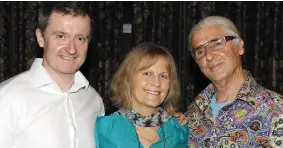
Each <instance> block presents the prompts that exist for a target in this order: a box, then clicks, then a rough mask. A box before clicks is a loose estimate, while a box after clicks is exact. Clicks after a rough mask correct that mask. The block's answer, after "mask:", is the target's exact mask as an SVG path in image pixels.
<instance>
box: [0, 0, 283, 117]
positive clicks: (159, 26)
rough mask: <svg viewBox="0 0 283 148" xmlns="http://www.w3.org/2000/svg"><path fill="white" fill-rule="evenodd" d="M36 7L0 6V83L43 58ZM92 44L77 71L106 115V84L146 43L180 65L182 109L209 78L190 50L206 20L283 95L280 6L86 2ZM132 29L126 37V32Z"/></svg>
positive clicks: (282, 15) (245, 64) (282, 14)
mask: <svg viewBox="0 0 283 148" xmlns="http://www.w3.org/2000/svg"><path fill="white" fill-rule="evenodd" d="M39 3H40V2H0V82H2V81H4V80H6V79H8V78H10V77H12V76H14V75H17V74H18V73H20V72H23V71H25V70H27V69H29V67H30V65H31V63H32V62H33V60H34V58H35V57H41V54H42V49H40V48H39V47H38V45H37V42H36V38H35V34H34V31H35V29H36V26H37V13H38V6H39ZM90 5H91V6H92V8H93V9H92V10H93V15H94V16H95V17H94V25H93V26H92V27H93V28H94V29H93V32H92V33H93V38H92V41H91V43H90V46H89V53H88V57H87V60H86V62H85V64H84V65H83V67H82V68H81V70H82V72H83V73H84V74H85V76H86V77H87V78H88V80H89V81H90V84H91V85H92V86H93V87H94V88H95V89H96V90H97V91H98V92H99V93H100V95H101V97H102V98H103V99H104V103H105V107H106V112H107V114H109V113H111V112H113V111H115V110H116V108H114V107H113V106H112V104H111V102H110V100H109V98H110V93H109V84H110V81H111V78H112V76H113V74H114V72H115V71H116V70H117V68H118V67H119V64H120V63H121V61H122V60H123V59H124V57H125V55H126V53H127V52H128V51H130V50H131V48H132V47H134V46H136V45H137V44H139V43H141V42H144V41H149V42H154V43H156V44H159V45H163V46H165V47H167V48H168V49H169V51H170V52H171V53H172V55H173V57H174V58H175V60H176V63H177V66H178V73H179V79H180V84H181V92H182V103H181V104H180V110H181V111H184V110H185V109H186V107H187V106H188V104H189V103H190V102H191V101H192V100H193V99H194V97H195V96H196V95H197V93H199V92H200V91H201V90H202V89H203V88H205V86H206V85H208V83H209V80H208V79H206V78H205V77H204V76H203V74H202V73H201V72H200V70H199V69H198V66H197V65H196V63H195V62H194V60H193V59H192V57H191V56H190V53H189V51H188V33H189V31H190V29H191V27H192V25H193V24H195V23H196V22H197V21H198V20H200V19H201V18H203V17H205V16H208V15H221V16H225V17H228V18H230V19H231V20H232V21H233V22H234V23H235V24H236V26H237V27H238V29H239V31H240V33H241V36H242V37H243V39H244V41H245V54H244V56H243V67H244V68H246V69H248V70H249V71H250V72H251V73H252V74H253V76H254V77H255V78H256V80H257V81H258V83H260V84H262V85H263V86H265V87H267V88H269V89H271V90H274V91H276V92H279V93H281V94H282V93H283V43H282V41H283V35H282V34H283V11H282V10H283V3H282V2H239V1H231V2H224V1H222V2H220V1H219V2H177V1H173V2H138V1H135V2H117V1H113V2H91V3H90ZM123 24H131V27H132V28H131V29H130V30H131V33H123Z"/></svg>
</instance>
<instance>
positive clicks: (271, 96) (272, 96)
mask: <svg viewBox="0 0 283 148" xmlns="http://www.w3.org/2000/svg"><path fill="white" fill-rule="evenodd" d="M255 105H256V106H257V107H261V106H262V105H264V106H266V107H269V108H274V107H281V108H282V107H283V96H282V95H280V94H278V93H276V92H274V91H272V90H269V89H266V88H264V87H260V88H259V89H258V91H257V93H256V96H255Z"/></svg>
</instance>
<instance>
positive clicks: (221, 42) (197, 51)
mask: <svg viewBox="0 0 283 148" xmlns="http://www.w3.org/2000/svg"><path fill="white" fill-rule="evenodd" d="M236 38H237V37H235V36H224V37H221V38H216V39H212V40H210V41H209V42H207V43H205V44H203V45H200V46H198V47H196V48H194V49H193V51H192V56H193V58H194V59H195V60H198V59H201V58H203V57H204V56H205V55H206V53H207V50H206V49H210V50H212V51H216V50H219V49H222V48H223V47H225V46H226V42H228V41H230V40H233V39H236Z"/></svg>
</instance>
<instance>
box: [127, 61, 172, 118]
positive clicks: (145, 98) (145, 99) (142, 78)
mask: <svg viewBox="0 0 283 148" xmlns="http://www.w3.org/2000/svg"><path fill="white" fill-rule="evenodd" d="M167 65H168V62H167V61H165V60H164V59H163V58H160V59H159V60H158V61H157V62H156V63H155V64H154V65H152V66H151V67H149V68H148V69H144V70H140V71H136V72H134V74H133V77H132V82H131V103H132V109H134V110H135V111H136V112H138V113H140V114H142V115H144V116H148V115H151V114H153V113H155V112H157V108H158V106H159V105H160V104H162V102H163V101H164V100H165V98H166V96H167V94H168V91H169V87H170V77H169V70H168V68H167Z"/></svg>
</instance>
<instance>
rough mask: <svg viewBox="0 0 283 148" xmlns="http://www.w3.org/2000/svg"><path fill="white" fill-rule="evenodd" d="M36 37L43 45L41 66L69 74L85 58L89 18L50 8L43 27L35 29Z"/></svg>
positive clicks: (88, 36) (49, 70) (62, 73)
mask: <svg viewBox="0 0 283 148" xmlns="http://www.w3.org/2000/svg"><path fill="white" fill-rule="evenodd" d="M36 37H37V41H38V44H39V46H40V47H42V48H44V53H43V63H42V65H43V67H45V69H46V70H47V71H48V72H49V73H50V74H51V75H55V74H60V75H66V74H71V75H73V74H74V73H75V72H76V71H77V70H78V69H79V68H80V67H81V65H82V64H83V63H84V61H85V59H86V54H87V49H88V43H89V38H90V18H89V17H88V16H85V17H82V16H73V15H63V14H61V13H57V12H52V14H51V15H50V18H49V21H48V26H47V27H46V29H45V31H44V32H42V31H41V30H39V29H37V30H36Z"/></svg>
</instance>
